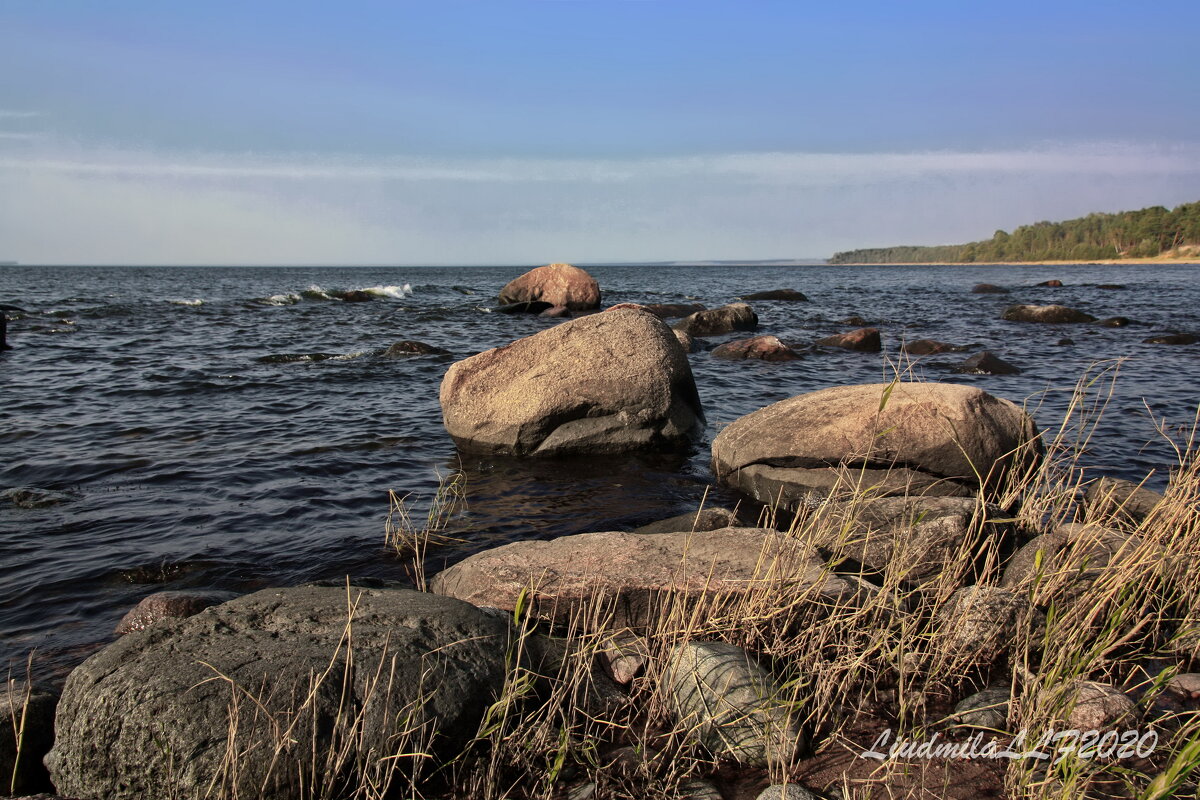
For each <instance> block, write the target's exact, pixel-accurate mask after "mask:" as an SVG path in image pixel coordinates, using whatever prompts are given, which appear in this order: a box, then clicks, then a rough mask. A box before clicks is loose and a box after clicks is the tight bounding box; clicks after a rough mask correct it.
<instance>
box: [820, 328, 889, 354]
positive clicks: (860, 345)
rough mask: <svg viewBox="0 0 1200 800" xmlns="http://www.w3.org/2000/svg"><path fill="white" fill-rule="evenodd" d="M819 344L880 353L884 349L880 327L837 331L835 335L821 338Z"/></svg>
mask: <svg viewBox="0 0 1200 800" xmlns="http://www.w3.org/2000/svg"><path fill="white" fill-rule="evenodd" d="M817 344H822V345H825V346H826V347H841V348H844V349H846V350H857V351H858V352H860V353H878V352H879V351H880V350H882V349H883V343H882V342H881V340H880V338H879V329H878V328H859V329H858V330H853V331H848V332H846V333H836V334H834V335H833V336H826V337H825V338H824V339H821V340H819V341H818V342H817Z"/></svg>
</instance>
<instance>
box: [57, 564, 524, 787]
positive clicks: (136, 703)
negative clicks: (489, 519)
mask: <svg viewBox="0 0 1200 800" xmlns="http://www.w3.org/2000/svg"><path fill="white" fill-rule="evenodd" d="M350 604H352V605H353V607H354V612H353V637H352V642H353V659H352V660H351V659H350V657H349V656H348V655H347V650H346V639H345V636H346V633H347V620H348V618H349V609H348V606H349V605H350ZM509 640H510V628H509V625H508V624H507V623H506V622H505V621H503V620H500V619H496V618H494V617H491V616H488V615H486V614H484V613H483V612H481V611H480V610H479V609H477V608H474V607H473V606H470V605H468V604H466V603H462V602H459V601H457V600H453V599H451V598H447V597H440V596H438V595H432V594H427V593H424V592H414V591H408V590H375V589H358V588H351V589H350V590H349V592H347V589H346V588H345V587H342V588H321V587H298V588H294V589H268V590H264V591H260V592H256V593H254V594H251V595H246V596H245V597H241V598H238V599H236V600H233V601H230V602H228V603H225V604H223V605H220V606H214V607H211V608H209V609H206V610H205V611H202V612H201V613H199V614H197V615H196V616H193V617H189V618H188V619H184V620H175V621H169V622H164V623H163V624H161V625H156V626H154V627H152V628H149V629H147V630H145V631H141V632H139V633H134V634H130V635H129V636H124V637H121V638H120V639H118V640H117V641H116V642H115V643H113V644H111V645H109V646H108V647H106V648H105V649H104V650H102V651H100V652H99V653H97V654H96V655H94V656H92V657H91V658H89V659H88V660H87V661H85V662H84V663H83V664H82V665H80V666H79V667H78V668H77V669H76V670H75V671H74V672H72V673H71V675H70V677H69V678H68V679H67V685H66V688H65V689H64V691H63V696H62V700H61V701H60V703H59V706H58V718H57V723H56V732H57V740H56V742H55V744H54V748H53V749H52V750H51V751H50V754H49V755H48V756H47V757H46V764H47V766H48V767H49V769H50V775H51V778H52V779H53V782H54V785H55V787H56V788H57V790H58V791H59V792H61V793H63V794H68V795H79V796H82V797H102V798H105V800H123V799H124V798H130V799H132V798H149V797H201V796H208V794H209V793H212V794H216V795H220V796H226V795H228V796H244V797H255V798H264V800H266V799H274V798H278V799H279V800H286V799H288V798H294V797H298V796H301V794H305V793H307V792H308V791H309V790H310V789H311V788H312V785H313V784H314V782H316V785H321V784H320V781H323V780H324V779H325V778H326V777H328V770H329V769H330V768H331V767H330V765H329V764H328V763H327V762H326V756H327V754H329V753H330V752H331V749H332V748H335V747H339V746H341V744H342V740H341V739H338V738H337V736H338V735H351V734H350V733H349V732H347V731H345V730H343V731H341V733H340V734H338V733H335V728H336V727H337V726H339V725H340V726H344V725H345V724H346V720H347V719H350V718H356V719H359V720H361V729H360V730H358V731H356V732H355V733H354V734H353V735H356V736H358V737H360V738H361V744H360V745H359V746H360V747H361V748H362V752H364V753H365V752H368V751H370V750H373V751H374V752H376V753H395V752H411V750H409V749H408V748H413V747H415V748H418V749H421V750H424V751H425V752H428V753H431V754H432V755H433V756H434V758H435V759H439V758H447V757H450V756H452V755H454V754H456V753H458V752H459V750H460V748H461V747H462V746H463V745H465V744H466V743H467V742H468V741H469V740H470V738H471V737H472V736H473V735H474V734H475V731H476V729H477V726H478V723H479V720H480V717H481V715H482V713H483V710H484V709H486V708H487V707H488V706H489V705H490V704H491V703H492V702H493V701H494V699H495V698H496V696H497V695H498V693H499V691H500V689H501V687H502V686H503V683H504V678H505V674H506V669H505V663H504V662H505V655H504V654H505V651H506V649H507V647H508V643H509ZM322 676H324V678H323V680H322V679H321V678H322ZM380 676H382V679H380ZM314 684H315V685H314ZM234 686H236V687H240V690H241V691H235V690H234V688H233V687H234ZM234 703H236V704H237V708H238V712H237V713H238V716H237V723H236V739H235V742H236V745H235V746H236V747H237V748H238V749H239V751H240V752H241V755H240V756H239V767H240V769H239V770H238V771H237V773H236V774H234V775H229V774H227V773H226V772H225V771H224V770H223V764H224V762H225V759H226V755H227V752H228V747H229V746H230V745H229V744H228V736H229V732H230V728H231V717H230V715H231V713H232V710H231V704H234ZM405 729H408V730H415V731H424V732H425V734H426V736H425V737H424V738H425V739H427V741H423V742H422V741H414V740H410V741H409V742H407V743H406V742H404V741H403V740H402V738H401V735H400V734H401V732H402V731H403V730H405ZM281 734H282V735H281ZM277 747H278V752H277ZM373 763H379V762H373ZM412 764H413V761H411V760H408V759H399V760H397V761H396V762H387V763H386V766H381V767H379V768H378V771H377V772H376V773H375V774H374V776H373V777H374V779H375V780H376V781H378V782H379V783H380V784H383V785H386V783H387V782H388V779H389V776H388V774H387V770H389V769H390V768H391V767H392V766H395V767H397V768H401V769H404V770H408V769H410V768H411V767H412ZM343 768H345V767H343ZM357 768H359V765H358V764H357V763H354V764H352V765H351V766H350V767H349V768H345V769H346V770H347V772H346V774H345V775H344V776H343V777H345V778H346V780H348V781H350V783H351V785H356V783H355V782H356V780H357V779H359V777H358V776H356V775H355V774H354V770H355V769H357ZM223 784H226V785H223ZM228 784H233V785H228ZM302 789H303V791H302Z"/></svg>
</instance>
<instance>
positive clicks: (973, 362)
mask: <svg viewBox="0 0 1200 800" xmlns="http://www.w3.org/2000/svg"><path fill="white" fill-rule="evenodd" d="M954 371H955V372H963V373H967V374H969V375H1020V374H1021V369H1020V367H1018V366H1016V365H1015V364H1010V363H1008V362H1007V361H1005V360H1004V359H1002V358H1000V357H999V356H997V355H995V354H993V353H991V352H989V351H987V350H984V351H983V352H982V353H976V354H975V355H973V356H971V357H970V358H968V359H967V360H966V361H963V362H962V363H961V364H959V365H958V366H956V367H955V368H954Z"/></svg>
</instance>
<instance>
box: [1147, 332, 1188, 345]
mask: <svg viewBox="0 0 1200 800" xmlns="http://www.w3.org/2000/svg"><path fill="white" fill-rule="evenodd" d="M1196 342H1200V337H1196V336H1194V335H1192V334H1190V333H1167V334H1163V335H1161V336H1151V337H1150V338H1149V339H1143V340H1142V344H1195V343H1196Z"/></svg>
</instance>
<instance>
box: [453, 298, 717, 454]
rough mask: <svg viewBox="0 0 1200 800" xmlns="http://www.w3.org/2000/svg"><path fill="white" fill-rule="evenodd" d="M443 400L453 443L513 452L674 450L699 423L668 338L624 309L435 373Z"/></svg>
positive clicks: (686, 376)
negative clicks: (439, 375)
mask: <svg viewBox="0 0 1200 800" xmlns="http://www.w3.org/2000/svg"><path fill="white" fill-rule="evenodd" d="M441 404H442V414H443V421H444V423H445V426H446V430H447V431H448V432H449V433H450V436H451V437H452V438H453V439H454V441H455V442H456V443H457V444H458V445H459V447H461V448H463V449H464V450H469V451H474V452H488V453H501V454H508V455H519V456H525V455H537V456H551V455H566V454H586V455H596V454H600V453H620V452H629V451H636V450H647V451H663V450H676V449H680V448H683V447H686V446H687V445H688V444H689V442H690V441H691V440H692V437H693V436H694V434H695V433H696V431H697V430H698V428H699V426H700V425H701V424H702V422H703V420H704V412H703V411H702V410H701V408H700V399H699V396H698V395H697V393H696V383H695V381H694V380H693V378H692V370H691V367H690V366H689V365H688V360H687V354H686V353H684V352H683V350H682V348H681V347H680V346H679V342H678V340H677V339H676V338H675V335H674V334H673V333H672V332H671V329H670V328H668V327H667V326H666V324H665V323H663V321H662V320H660V319H659V318H658V317H656V316H654V315H653V314H648V313H646V312H644V311H635V310H631V309H622V310H619V311H606V312H604V313H603V314H593V315H591V316H586V317H582V318H580V319H576V320H571V321H569V322H564V323H562V324H560V325H556V326H554V327H552V328H549V329H547V330H543V331H541V332H539V333H536V334H534V335H533V336H528V337H525V338H524V339H518V340H517V341H515V342H513V343H512V344H509V345H506V346H504V347H498V348H495V349H493V350H487V351H485V352H483V353H480V354H478V355H475V356H471V357H470V358H468V359H465V360H463V361H458V362H456V363H454V364H453V365H451V367H450V369H449V370H447V372H446V376H445V378H443V380H442V386H441Z"/></svg>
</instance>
